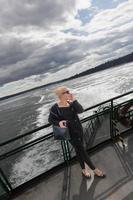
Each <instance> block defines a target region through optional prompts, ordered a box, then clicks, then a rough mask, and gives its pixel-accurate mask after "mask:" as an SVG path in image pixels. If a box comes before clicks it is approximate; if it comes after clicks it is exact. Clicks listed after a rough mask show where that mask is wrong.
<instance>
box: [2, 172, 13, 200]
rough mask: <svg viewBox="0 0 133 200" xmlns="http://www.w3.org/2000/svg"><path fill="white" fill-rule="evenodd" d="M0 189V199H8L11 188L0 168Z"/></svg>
mask: <svg viewBox="0 0 133 200" xmlns="http://www.w3.org/2000/svg"><path fill="white" fill-rule="evenodd" d="M0 187H1V188H0V191H1V192H2V191H3V192H2V193H1V192H0V199H1V198H2V199H9V197H10V193H11V191H12V187H11V184H10V183H9V181H8V180H7V178H6V176H5V174H4V172H3V171H2V169H1V168H0Z"/></svg>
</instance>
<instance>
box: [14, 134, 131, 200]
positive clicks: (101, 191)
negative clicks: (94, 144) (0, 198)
mask: <svg viewBox="0 0 133 200" xmlns="http://www.w3.org/2000/svg"><path fill="white" fill-rule="evenodd" d="M125 143H126V148H125V149H123V147H122V145H121V143H117V144H110V145H108V146H106V147H104V148H103V149H101V150H99V151H97V152H95V153H94V154H93V155H91V156H90V157H91V159H92V160H93V162H94V163H95V164H96V166H97V167H99V168H100V169H102V170H104V171H105V172H106V174H107V176H106V178H104V179H101V178H98V177H94V174H93V172H92V171H91V179H86V178H84V177H82V175H81V169H80V165H79V164H78V162H75V163H74V164H70V165H69V167H68V168H67V167H66V168H65V169H62V170H60V171H58V172H56V174H54V175H52V176H51V177H49V178H45V180H44V181H42V182H41V183H38V184H37V185H36V186H34V187H31V188H30V189H27V191H25V192H23V194H21V195H19V196H18V197H15V198H14V199H13V200H45V199H48V200H88V199H90V200H133V135H130V136H128V137H127V138H125Z"/></svg>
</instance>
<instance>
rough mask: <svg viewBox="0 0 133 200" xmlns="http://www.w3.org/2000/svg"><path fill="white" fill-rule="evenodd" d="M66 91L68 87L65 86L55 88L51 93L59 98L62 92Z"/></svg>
mask: <svg viewBox="0 0 133 200" xmlns="http://www.w3.org/2000/svg"><path fill="white" fill-rule="evenodd" d="M66 90H68V87H66V86H60V87H57V88H56V89H54V90H53V92H54V93H55V94H56V95H57V96H58V97H59V96H61V95H62V94H63V92H65V91H66Z"/></svg>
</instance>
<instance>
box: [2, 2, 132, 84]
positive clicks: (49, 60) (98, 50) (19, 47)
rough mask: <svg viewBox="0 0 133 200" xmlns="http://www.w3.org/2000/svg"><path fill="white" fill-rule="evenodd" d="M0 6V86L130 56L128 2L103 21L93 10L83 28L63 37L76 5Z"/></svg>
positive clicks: (17, 3)
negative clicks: (35, 76) (90, 18)
mask: <svg viewBox="0 0 133 200" xmlns="http://www.w3.org/2000/svg"><path fill="white" fill-rule="evenodd" d="M1 3H3V9H2V11H1V13H0V25H1V27H2V28H1V37H0V84H3V83H6V82H10V81H14V80H19V79H23V78H25V77H28V76H31V75H34V74H43V73H46V72H50V73H54V72H57V71H59V70H60V69H64V73H63V74H65V75H67V73H68V70H69V68H71V69H72V70H71V71H72V72H73V69H75V65H76V72H78V71H82V70H85V69H88V68H89V67H94V66H95V65H96V64H100V63H102V62H105V61H107V60H110V59H113V58H117V57H119V56H122V55H125V54H127V53H130V52H131V51H132V48H133V36H132V28H133V26H132V21H131V19H132V18H133V17H132V15H131V8H130V6H129V5H128V3H127V4H125V7H124V6H123V7H121V9H118V11H117V13H116V16H115V13H113V9H112V11H111V10H108V11H106V15H107V21H106V18H105V13H104V11H99V14H96V16H94V19H92V20H91V22H90V23H89V24H87V25H86V26H83V27H81V26H80V27H78V26H79V25H78V26H77V27H78V28H77V27H76V26H75V27H73V28H74V30H75V31H74V32H71V31H70V32H67V33H65V25H66V24H67V21H69V20H70V18H71V17H72V15H74V14H73V13H75V12H76V10H75V7H76V0H73V1H72V0H71V1H67V3H66V1H63V0H62V1H57V0H55V1H52V0H50V1H49V0H45V1H44V0H34V1H33V0H32V1H30V0H29V1H28V0H24V1H22V2H21V1H18V0H13V1H11V0H5V1H4V0H1ZM66 4H67V5H66ZM116 9H117V8H116ZM122 9H123V10H122ZM124 9H126V10H124ZM114 12H116V11H114ZM127 15H129V17H127ZM71 19H72V18H71ZM73 19H74V16H73ZM70 21H71V20H70ZM77 23H78V22H77ZM100 23H101V24H100ZM106 23H107V25H106ZM57 26H59V27H60V28H59V29H56V27H57ZM51 28H52V29H51ZM76 31H77V32H78V33H79V32H80V31H81V35H79V34H77V35H76ZM83 31H86V32H87V33H88V35H86V36H85V35H82V32H83ZM69 71H70V70H69ZM71 75H73V74H71ZM63 76H64V75H63Z"/></svg>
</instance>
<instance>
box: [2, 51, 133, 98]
mask: <svg viewBox="0 0 133 200" xmlns="http://www.w3.org/2000/svg"><path fill="white" fill-rule="evenodd" d="M130 62H133V52H132V53H130V54H128V55H126V56H122V57H120V58H117V59H114V60H111V61H107V62H106V63H103V64H100V65H98V66H96V67H94V68H91V69H88V70H86V71H84V72H81V73H79V74H76V75H74V76H71V77H69V78H65V79H62V80H59V81H54V82H51V83H48V84H45V85H41V86H38V87H35V88H31V89H28V90H26V91H22V92H18V93H15V94H11V95H8V96H4V97H1V98H0V101H2V100H5V99H8V98H11V97H15V96H17V95H21V94H24V93H28V92H31V91H34V90H37V89H41V88H44V87H48V86H50V85H54V84H58V83H62V82H64V81H68V80H72V79H75V78H79V77H82V76H86V75H90V74H93V73H96V72H99V71H103V70H106V69H109V68H112V67H118V66H120V65H123V64H126V63H130Z"/></svg>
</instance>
